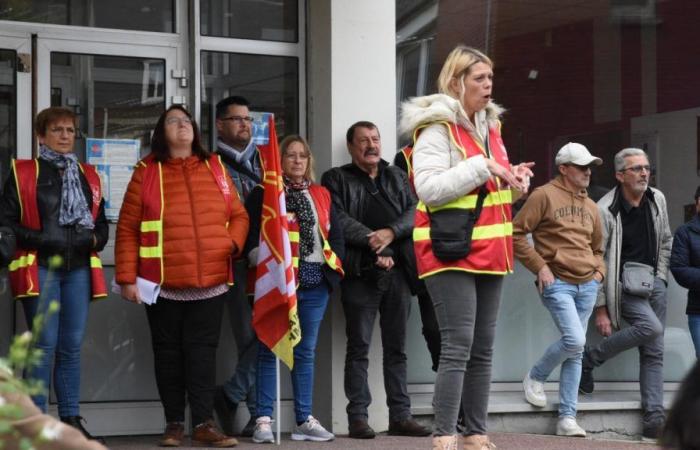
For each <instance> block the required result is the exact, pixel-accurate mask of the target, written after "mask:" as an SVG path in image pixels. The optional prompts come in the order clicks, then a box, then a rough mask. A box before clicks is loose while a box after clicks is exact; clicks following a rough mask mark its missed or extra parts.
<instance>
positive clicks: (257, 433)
mask: <svg viewBox="0 0 700 450" xmlns="http://www.w3.org/2000/svg"><path fill="white" fill-rule="evenodd" d="M253 442H255V443H256V444H274V442H275V435H274V434H272V419H270V417H268V416H261V417H258V418H257V419H255V429H254V430H253Z"/></svg>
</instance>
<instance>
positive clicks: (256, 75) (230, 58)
mask: <svg viewBox="0 0 700 450" xmlns="http://www.w3.org/2000/svg"><path fill="white" fill-rule="evenodd" d="M202 80H203V83H202V109H201V111H202V120H201V130H202V139H203V142H205V143H206V144H208V145H209V148H213V147H214V146H215V145H214V138H215V136H214V135H213V130H215V129H216V127H215V126H214V107H215V106H216V103H217V102H218V101H219V100H221V99H223V98H225V97H228V96H229V95H242V96H243V97H245V98H247V99H248V101H249V102H250V103H251V108H250V109H251V110H252V111H257V112H271V113H274V114H275V121H276V124H277V135H278V136H280V137H281V136H285V135H287V134H291V133H298V132H299V61H298V59H297V58H290V57H283V56H262V55H247V54H240V53H220V52H206V51H205V52H202Z"/></svg>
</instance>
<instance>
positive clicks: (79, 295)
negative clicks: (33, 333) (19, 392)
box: [22, 266, 91, 417]
mask: <svg viewBox="0 0 700 450" xmlns="http://www.w3.org/2000/svg"><path fill="white" fill-rule="evenodd" d="M39 286H41V295H40V296H39V297H29V298H26V299H24V300H22V306H23V307H24V315H25V317H26V318H27V327H29V328H31V327H32V321H33V320H34V316H36V314H45V313H46V310H47V309H48V306H49V303H50V302H51V301H53V300H56V301H57V302H58V303H59V305H60V307H61V308H60V310H59V311H58V312H57V313H54V314H51V315H50V316H49V317H48V320H47V321H46V323H45V325H44V328H43V330H42V331H41V335H40V336H39V338H38V340H37V344H36V346H37V348H38V349H41V350H42V351H43V356H42V358H41V362H40V363H39V364H38V365H37V366H36V367H34V368H32V369H30V370H28V371H27V377H28V378H31V379H35V380H38V381H41V382H43V383H44V387H45V388H46V389H47V392H48V387H49V382H50V380H51V363H52V362H54V356H55V367H54V371H53V386H54V389H55V390H56V398H57V399H58V415H59V416H60V417H70V416H77V415H80V406H79V402H80V346H81V344H82V343H83V336H84V334H85V325H86V323H87V316H88V305H89V304H90V291H91V281H90V268H89V267H80V268H77V269H73V270H71V271H69V272H66V271H64V270H60V269H59V270H51V271H49V269H47V268H46V267H41V266H39ZM32 400H33V401H34V403H35V404H36V406H37V407H38V408H39V409H41V410H42V411H43V412H46V409H47V395H46V394H43V395H37V396H35V397H33V398H32Z"/></svg>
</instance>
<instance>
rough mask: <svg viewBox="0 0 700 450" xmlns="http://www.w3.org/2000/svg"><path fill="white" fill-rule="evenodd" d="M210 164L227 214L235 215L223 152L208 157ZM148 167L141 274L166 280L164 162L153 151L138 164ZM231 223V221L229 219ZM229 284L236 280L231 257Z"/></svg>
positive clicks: (143, 192)
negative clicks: (164, 268)
mask: <svg viewBox="0 0 700 450" xmlns="http://www.w3.org/2000/svg"><path fill="white" fill-rule="evenodd" d="M206 164H207V167H208V168H209V170H210V171H211V173H212V175H214V180H216V185H217V186H218V187H219V190H221V193H222V194H223V196H224V200H225V204H226V217H227V218H228V217H231V210H232V208H233V205H232V201H233V199H232V194H231V188H230V186H229V184H228V181H227V180H226V169H225V168H224V165H223V163H222V162H221V157H220V156H219V155H212V156H210V157H209V159H208V160H207V161H206ZM139 166H142V167H144V174H143V179H142V182H141V183H142V185H141V201H142V210H143V213H142V215H141V226H140V235H139V263H138V274H139V276H140V277H142V278H145V279H147V280H150V281H153V282H154V283H157V284H163V282H164V281H165V280H164V271H163V210H164V208H165V200H164V198H163V166H162V164H161V163H160V162H158V161H156V160H155V157H154V156H153V155H149V156H147V157H145V158H144V159H142V160H141V161H139V163H138V164H137V165H136V167H137V168H138V167H139ZM226 227H228V222H226ZM228 272H229V275H228V284H233V266H232V264H231V258H229V270H228Z"/></svg>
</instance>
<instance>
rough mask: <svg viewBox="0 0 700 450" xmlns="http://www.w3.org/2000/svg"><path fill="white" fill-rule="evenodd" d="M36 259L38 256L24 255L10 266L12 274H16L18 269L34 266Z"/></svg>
mask: <svg viewBox="0 0 700 450" xmlns="http://www.w3.org/2000/svg"><path fill="white" fill-rule="evenodd" d="M35 259H36V254H34V253H30V254H27V255H22V256H20V257H19V258H17V259H15V260H13V261H12V262H11V263H10V265H9V266H8V267H9V269H10V272H14V271H15V270H17V269H20V268H22V267H29V266H31V265H32V264H34V260H35Z"/></svg>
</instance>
